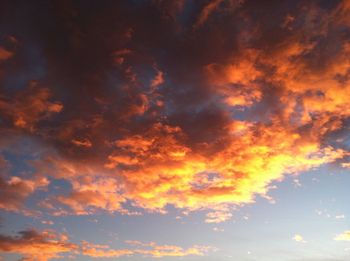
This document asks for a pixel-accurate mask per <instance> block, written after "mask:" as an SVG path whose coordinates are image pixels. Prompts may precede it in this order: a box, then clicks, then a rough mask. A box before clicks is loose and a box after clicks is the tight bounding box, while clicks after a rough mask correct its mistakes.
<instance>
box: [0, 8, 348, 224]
mask: <svg viewBox="0 0 350 261" xmlns="http://www.w3.org/2000/svg"><path fill="white" fill-rule="evenodd" d="M187 4H188V3H187V2H186V1H151V2H147V1H146V2H142V3H140V5H142V7H144V8H135V7H134V6H133V4H132V3H131V2H130V3H129V2H118V1H117V2H113V3H103V4H101V5H100V6H99V8H96V9H95V10H94V12H92V11H91V10H92V9H90V8H85V6H84V3H77V4H76V5H72V6H69V7H63V5H62V6H61V5H60V4H57V3H55V4H53V5H54V6H55V8H52V6H49V5H48V4H43V6H42V7H41V8H42V10H47V12H48V13H49V14H50V15H49V16H48V17H51V16H52V17H56V16H57V19H47V17H46V16H45V17H43V20H44V19H46V20H47V21H46V20H45V21H46V23H38V22H37V21H39V20H40V19H27V20H25V21H24V22H26V27H25V28H26V31H25V32H23V30H22V27H21V26H20V24H21V22H20V23H19V25H18V23H17V22H16V23H15V22H14V21H13V20H12V18H11V16H6V17H8V18H7V19H8V20H9V21H8V23H9V24H13V26H14V27H15V28H17V27H18V28H17V31H16V32H17V34H19V35H18V37H19V38H21V45H20V46H18V47H16V48H18V50H16V55H13V56H11V59H10V56H9V55H7V56H8V58H6V59H9V61H7V60H6V62H5V63H4V65H5V66H4V68H3V69H1V71H0V81H1V83H2V84H1V86H2V87H1V91H2V94H1V96H0V113H1V121H2V123H3V126H4V127H3V129H1V130H0V131H1V133H0V134H1V136H2V137H5V138H3V139H7V138H9V137H12V136H16V137H24V136H25V137H28V139H33V140H36V141H40V143H41V144H42V145H41V146H42V147H45V148H46V149H47V150H46V151H45V152H43V153H41V154H40V155H39V156H37V157H36V159H34V160H30V161H27V162H26V163H27V164H29V165H30V167H31V168H32V171H30V172H28V175H27V176H25V177H17V176H18V175H15V174H14V173H12V171H13V169H11V168H10V169H9V170H6V171H7V172H8V175H6V176H4V177H2V179H1V183H0V186H2V187H3V188H4V189H3V191H5V192H4V193H5V194H6V195H4V196H6V197H8V198H10V199H11V200H10V201H9V203H7V206H5V205H4V204H5V202H4V203H1V204H3V205H4V206H3V208H6V209H7V210H13V209H18V208H20V207H21V202H23V201H25V199H26V198H28V197H29V196H30V195H32V194H33V192H34V191H35V190H37V189H39V188H40V186H36V185H34V183H36V181H38V180H45V179H48V178H49V179H53V180H55V179H64V180H65V181H66V182H67V183H69V184H70V189H69V191H68V192H67V191H65V192H62V193H61V194H58V195H57V194H55V195H50V191H48V194H49V195H48V199H47V200H46V201H43V202H41V203H40V206H45V207H46V208H47V211H48V212H50V211H52V212H50V213H52V214H54V215H60V214H77V215H83V214H84V215H86V214H93V213H96V212H98V211H107V212H109V213H112V212H118V211H119V212H121V213H127V212H128V211H127V210H126V209H125V207H124V205H123V204H124V203H125V202H127V201H129V202H130V203H131V205H132V206H134V207H139V208H143V209H145V210H147V211H160V212H163V213H164V211H165V208H166V206H167V205H173V206H175V207H176V208H182V209H184V210H185V211H196V210H208V211H209V212H208V215H207V219H206V221H207V222H220V221H225V220H227V219H229V218H230V217H231V216H232V214H231V211H232V209H234V208H235V206H239V205H242V204H248V203H253V202H254V200H255V197H256V196H257V195H261V196H264V197H267V193H268V191H269V189H270V184H271V182H274V181H281V180H283V179H284V178H285V177H286V176H287V175H297V174H299V173H301V172H303V171H307V170H310V169H313V168H317V167H319V166H320V165H322V164H325V163H330V162H336V161H338V160H339V159H341V158H345V157H348V156H349V153H348V152H347V150H348V148H347V147H346V145H345V144H341V143H339V142H338V143H335V142H333V138H332V135H339V136H341V135H343V136H342V138H344V136H345V135H346V134H344V133H346V131H345V130H346V128H347V127H348V124H349V121H348V119H349V116H350V109H349V106H348V101H349V100H350V96H349V95H350V89H349V86H350V84H349V82H350V77H349V67H350V64H349V59H348V57H349V55H350V47H349V44H348V42H349V41H348V40H349V39H348V35H347V34H346V33H343V32H344V31H346V30H349V26H350V25H349V23H348V21H349V15H350V14H349V1H340V2H339V3H334V4H332V5H329V6H324V5H322V4H320V3H319V2H317V1H310V2H307V3H306V2H305V1H300V2H299V1H296V2H295V3H294V2H293V3H292V4H290V5H286V4H284V3H282V2H280V3H276V5H271V6H267V7H266V6H263V7H262V6H260V5H262V4H260V3H254V5H253V6H252V2H250V1H247V2H244V1H206V2H205V3H194V4H193V8H188V12H187V11H186V12H187V13H186V17H187V18H186V19H178V18H179V16H181V15H183V14H182V13H181V12H182V11H183V10H184V9H185V8H186V7H188V6H186V5H187ZM17 8H19V9H21V10H23V12H24V13H25V14H26V16H25V17H26V18H31V17H34V16H35V17H36V16H39V18H40V17H41V15H43V14H40V13H39V14H37V13H33V11H32V9H30V10H27V8H25V6H21V5H19V6H18V7H17ZM17 8H15V9H16V10H17ZM66 8H68V9H69V8H71V9H72V12H71V13H77V14H79V17H84V19H82V21H80V20H79V19H78V18H73V17H72V16H71V15H69V14H68V13H67V12H66V10H67V9H66ZM149 10H153V11H154V13H153V12H148V11H149ZM186 10H187V9H186ZM257 10H259V12H258V11H257ZM47 12H46V13H47ZM50 12H54V14H52V15H51V13H50ZM257 12H258V13H257ZM271 13H276V14H277V13H278V15H276V16H274V17H271V15H270V14H271ZM130 14H133V15H130ZM92 17H94V19H92ZM266 17H268V19H267V18H266ZM75 19H78V21H76V20H75ZM270 19H272V20H270ZM21 21H22V20H21ZM86 21H91V22H92V21H100V23H101V24H100V25H99V26H98V29H96V28H95V27H94V26H89V25H90V24H89V23H90V22H89V23H88V24H89V25H86ZM185 21H186V22H185ZM46 26H49V27H52V28H56V29H57V30H55V31H57V32H60V33H59V34H56V33H54V31H51V30H50V31H49V32H48V30H47V28H46ZM11 28H12V27H11ZM86 28H89V30H88V31H87V30H86ZM28 34H30V35H33V36H32V37H27V35H28ZM16 36H17V35H16ZM33 39H34V40H33ZM58 40H59V41H58ZM22 42H23V43H22ZM27 46H28V47H27ZM34 47H35V48H37V49H38V50H41V53H40V55H39V56H40V58H41V59H39V58H38V57H37V58H38V59H29V58H28V57H30V56H29V55H24V54H26V53H30V54H31V53H35V52H34V51H33V50H32V49H30V48H34ZM21 48H22V49H21ZM26 48H27V49H26ZM5 49H6V48H5ZM5 49H3V50H5ZM6 50H7V49H6ZM9 50H10V49H9ZM11 50H12V49H11ZM35 50H36V49H35ZM92 50H94V51H92ZM2 52H3V53H4V51H2ZM62 54H64V55H62ZM1 55H2V57H5V56H6V55H4V54H1ZM28 59H29V60H31V61H28ZM2 60H5V59H2ZM42 60H43V61H42ZM10 61H11V63H10ZM40 61H41V62H40ZM12 62H13V63H12ZM30 62H32V63H30ZM28 64H30V65H31V66H28ZM18 65H21V66H22V67H23V68H24V69H25V71H28V72H30V69H31V68H37V71H39V72H41V73H38V74H35V76H36V77H34V76H32V75H31V74H29V73H28V74H29V76H28V77H24V76H26V74H23V73H22V70H23V68H22V67H20V66H18ZM18 75H24V76H23V77H24V79H25V80H23V81H15V79H17V78H18V77H17V76H18ZM32 78H38V79H32ZM21 79H22V78H21ZM33 80H35V81H33ZM8 84H9V85H10V86H12V85H13V86H14V87H13V88H8V86H7V85H8ZM11 84H12V85H11ZM6 86H7V87H6ZM63 108H64V109H63ZM11 135H12V136H11ZM17 150H20V148H18V149H17ZM5 154H6V153H5ZM5 154H4V155H5ZM4 157H5V156H4ZM5 160H10V159H7V158H6V159H5ZM343 166H344V167H347V165H346V163H343ZM10 176H12V177H10ZM43 186H44V185H43ZM18 188H21V192H19V191H18ZM223 206H224V207H223Z"/></svg>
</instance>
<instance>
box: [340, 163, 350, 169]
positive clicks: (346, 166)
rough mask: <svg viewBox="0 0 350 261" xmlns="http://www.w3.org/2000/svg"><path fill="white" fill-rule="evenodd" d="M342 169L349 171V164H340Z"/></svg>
mask: <svg viewBox="0 0 350 261" xmlns="http://www.w3.org/2000/svg"><path fill="white" fill-rule="evenodd" d="M341 166H342V167H343V168H344V169H350V162H344V163H342V164H341Z"/></svg>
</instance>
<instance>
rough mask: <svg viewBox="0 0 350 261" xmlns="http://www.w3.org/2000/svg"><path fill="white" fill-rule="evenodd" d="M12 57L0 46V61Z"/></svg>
mask: <svg viewBox="0 0 350 261" xmlns="http://www.w3.org/2000/svg"><path fill="white" fill-rule="evenodd" d="M13 55H14V53H12V52H10V51H8V50H6V49H5V48H3V47H1V46H0V61H5V60H7V59H10V58H11V57H12V56H13Z"/></svg>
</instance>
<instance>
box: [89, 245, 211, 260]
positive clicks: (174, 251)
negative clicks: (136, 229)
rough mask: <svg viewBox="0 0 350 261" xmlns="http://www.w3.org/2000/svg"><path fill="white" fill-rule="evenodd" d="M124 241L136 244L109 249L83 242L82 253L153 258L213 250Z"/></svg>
mask: <svg viewBox="0 0 350 261" xmlns="http://www.w3.org/2000/svg"><path fill="white" fill-rule="evenodd" d="M126 243H128V244H130V245H133V246H136V247H137V248H132V249H111V247H110V246H108V245H96V244H90V243H87V242H83V246H82V254H83V255H86V256H90V257H95V258H96V257H109V258H110V257H120V256H133V255H138V254H139V255H143V256H150V257H154V258H160V257H167V256H172V257H182V256H190V255H194V256H204V255H206V254H207V253H208V252H209V251H214V250H215V248H213V247H208V246H197V245H195V246H193V247H190V248H188V249H184V248H182V247H179V246H174V245H157V244H156V243H154V242H151V243H142V242H139V241H126Z"/></svg>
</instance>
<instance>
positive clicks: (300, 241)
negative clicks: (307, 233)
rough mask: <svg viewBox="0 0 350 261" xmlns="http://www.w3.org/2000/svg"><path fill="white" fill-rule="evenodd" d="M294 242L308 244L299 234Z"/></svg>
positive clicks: (294, 238) (295, 236)
mask: <svg viewBox="0 0 350 261" xmlns="http://www.w3.org/2000/svg"><path fill="white" fill-rule="evenodd" d="M293 240H294V241H295V242H298V243H306V241H305V240H304V238H303V237H302V236H301V235H299V234H295V235H294V237H293Z"/></svg>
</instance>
